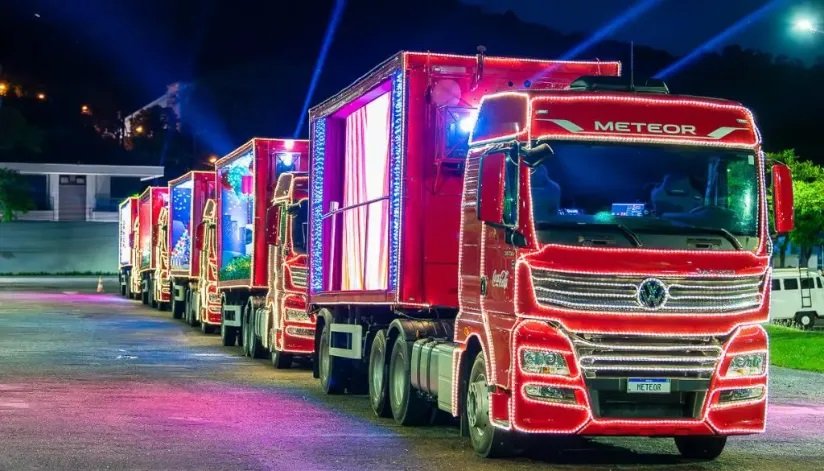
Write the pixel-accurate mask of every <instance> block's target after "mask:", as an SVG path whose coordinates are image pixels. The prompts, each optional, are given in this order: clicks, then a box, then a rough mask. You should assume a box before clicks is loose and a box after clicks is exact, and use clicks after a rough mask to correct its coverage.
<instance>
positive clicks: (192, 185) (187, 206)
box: [168, 171, 220, 326]
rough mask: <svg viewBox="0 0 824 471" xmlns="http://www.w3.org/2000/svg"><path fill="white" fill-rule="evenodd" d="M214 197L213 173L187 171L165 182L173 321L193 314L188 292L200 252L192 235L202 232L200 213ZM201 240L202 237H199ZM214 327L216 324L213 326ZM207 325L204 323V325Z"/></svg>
mask: <svg viewBox="0 0 824 471" xmlns="http://www.w3.org/2000/svg"><path fill="white" fill-rule="evenodd" d="M214 197H215V172H209V171H191V172H188V173H185V174H183V175H181V176H180V177H178V178H175V179H174V180H171V181H169V221H170V224H169V230H168V237H169V239H168V247H169V250H168V257H169V260H168V264H169V267H170V283H171V286H170V291H171V301H172V305H171V310H172V316H173V317H174V318H175V319H180V318H182V317H183V316H184V315H186V316H187V320H188V319H191V318H192V317H193V316H192V315H191V314H189V313H190V312H192V311H195V310H196V306H195V303H194V302H193V299H197V298H196V297H194V298H193V296H192V291H193V290H194V291H196V285H197V280H198V277H199V276H200V256H201V251H200V250H197V245H196V239H197V237H196V235H197V232H198V230H200V231H202V230H203V226H202V225H201V224H202V222H203V215H204V213H203V210H204V209H205V207H206V203H207V201H208V200H210V199H214ZM201 237H202V234H201ZM216 324H218V325H219V324H220V322H217V323H216ZM204 325H205V326H207V325H209V323H208V319H207V322H205V323H204Z"/></svg>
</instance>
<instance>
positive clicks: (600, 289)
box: [532, 269, 763, 313]
mask: <svg viewBox="0 0 824 471" xmlns="http://www.w3.org/2000/svg"><path fill="white" fill-rule="evenodd" d="M649 278H656V279H657V280H660V281H661V282H662V283H663V284H664V286H665V287H666V289H667V294H666V298H665V302H664V304H663V305H661V306H659V307H657V308H646V307H643V306H642V304H641V303H640V301H639V299H638V291H639V287H640V285H641V284H642V283H643V282H644V281H645V280H648V279H649ZM532 282H533V288H534V289H535V297H536V299H537V300H538V302H539V303H541V304H542V305H547V306H558V307H563V308H567V309H577V310H583V311H652V312H707V313H713V312H718V313H721V312H732V311H743V310H747V309H753V308H756V307H758V306H760V305H761V299H762V296H763V294H762V289H761V288H762V286H761V285H762V282H763V276H758V275H756V276H742V277H735V278H724V277H702V278H695V277H672V276H656V277H644V276H626V275H615V276H598V275H581V274H570V273H563V272H556V271H550V270H540V269H533V270H532Z"/></svg>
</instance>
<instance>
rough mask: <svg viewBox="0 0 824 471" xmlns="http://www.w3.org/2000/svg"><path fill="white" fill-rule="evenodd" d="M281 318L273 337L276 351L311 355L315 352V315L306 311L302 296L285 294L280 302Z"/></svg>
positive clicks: (304, 299)
mask: <svg viewBox="0 0 824 471" xmlns="http://www.w3.org/2000/svg"><path fill="white" fill-rule="evenodd" d="M280 312H281V316H282V317H283V319H282V322H281V326H280V327H279V328H278V329H277V332H276V333H275V335H276V336H277V338H276V345H277V346H278V349H279V350H280V351H282V352H285V353H295V354H311V353H314V352H315V314H314V313H309V312H307V311H306V298H305V296H303V295H302V294H287V295H285V296H284V298H283V299H282V301H281V308H280Z"/></svg>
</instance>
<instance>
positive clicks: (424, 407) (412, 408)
mask: <svg viewBox="0 0 824 471" xmlns="http://www.w3.org/2000/svg"><path fill="white" fill-rule="evenodd" d="M390 356H391V360H390V361H389V405H390V407H391V408H392V416H393V417H394V418H395V422H397V423H399V424H401V425H420V424H422V423H424V422H425V421H426V420H427V419H428V418H429V417H430V415H431V412H432V408H431V407H430V406H429V403H428V402H427V401H426V399H424V398H422V397H420V396H419V395H418V392H417V391H416V390H415V388H413V387H412V378H411V376H412V373H411V369H412V343H411V342H407V341H406V339H404V338H403V336H402V335H398V338H397V339H396V340H395V344H394V345H393V346H392V354H391V355H390Z"/></svg>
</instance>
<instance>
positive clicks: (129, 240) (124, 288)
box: [117, 196, 138, 298]
mask: <svg viewBox="0 0 824 471" xmlns="http://www.w3.org/2000/svg"><path fill="white" fill-rule="evenodd" d="M137 206H138V204H137V197H134V196H132V197H129V198H126V199H125V200H123V201H122V202H121V203H120V206H119V207H118V212H117V214H118V223H117V228H118V230H117V234H118V242H117V260H118V275H119V281H120V295H121V296H124V297H127V298H131V297H132V289H131V288H132V283H131V279H132V267H133V266H134V261H133V259H132V255H133V252H134V250H133V248H132V245H133V244H134V240H135V236H134V232H133V231H134V223H135V221H136V220H137Z"/></svg>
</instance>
